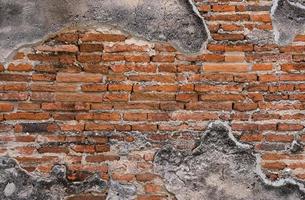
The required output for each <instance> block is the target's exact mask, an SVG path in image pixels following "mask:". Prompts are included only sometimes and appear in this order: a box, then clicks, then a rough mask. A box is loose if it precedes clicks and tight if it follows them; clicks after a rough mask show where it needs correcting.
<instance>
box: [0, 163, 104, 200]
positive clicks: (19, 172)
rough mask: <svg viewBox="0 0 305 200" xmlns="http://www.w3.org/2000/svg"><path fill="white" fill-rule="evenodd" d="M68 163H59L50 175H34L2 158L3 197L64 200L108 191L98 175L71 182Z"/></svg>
mask: <svg viewBox="0 0 305 200" xmlns="http://www.w3.org/2000/svg"><path fill="white" fill-rule="evenodd" d="M66 173H67V169H66V167H65V166H64V165H55V166H53V168H52V172H51V174H50V176H48V177H44V176H39V175H37V174H30V173H28V172H26V171H25V170H23V169H22V168H20V166H19V165H18V163H17V162H16V161H15V160H14V159H12V158H8V157H0V199H1V200H21V199H23V200H25V199H33V200H34V199H39V200H40V199H45V200H61V199H64V198H65V197H67V196H69V195H75V194H80V193H83V192H88V191H90V192H105V190H106V189H107V185H106V183H105V182H104V181H103V180H101V179H100V178H99V177H98V175H93V176H92V177H89V178H87V179H86V180H85V181H83V182H69V181H68V180H67V179H66Z"/></svg>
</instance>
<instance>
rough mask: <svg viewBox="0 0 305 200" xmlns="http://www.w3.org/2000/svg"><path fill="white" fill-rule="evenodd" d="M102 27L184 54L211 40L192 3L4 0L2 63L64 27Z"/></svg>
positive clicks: (0, 33)
mask: <svg viewBox="0 0 305 200" xmlns="http://www.w3.org/2000/svg"><path fill="white" fill-rule="evenodd" d="M75 5H77V6H75ZM104 25H110V26H114V27H119V28H120V29H122V30H124V31H126V32H129V33H132V34H133V35H135V36H138V37H142V38H145V39H146V40H149V41H168V42H170V43H172V44H173V45H174V46H176V47H177V48H178V49H180V50H181V51H182V52H185V53H199V52H200V51H201V50H202V49H203V48H204V46H205V44H206V41H207V40H208V39H209V37H210V36H209V31H208V29H207V26H206V24H205V23H204V20H203V18H202V17H201V16H200V14H199V12H198V11H197V8H196V6H195V5H194V4H193V3H192V1H191V0H154V1H151V0H124V1H122V0H89V1H85V0H64V1H62V0H52V1H48V0H27V1H24V0H15V1H10V0H0V62H4V61H5V58H7V57H8V56H9V55H10V54H11V53H12V52H14V51H16V50H17V49H18V48H20V47H22V46H24V45H27V44H33V43H35V42H38V41H39V40H41V39H42V38H44V37H46V36H47V35H48V34H51V33H55V32H58V31H60V30H62V29H64V28H66V27H75V28H77V27H81V26H85V27H91V26H94V27H99V26H104Z"/></svg>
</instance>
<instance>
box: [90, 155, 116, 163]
mask: <svg viewBox="0 0 305 200" xmlns="http://www.w3.org/2000/svg"><path fill="white" fill-rule="evenodd" d="M116 160H120V157H119V156H118V155H94V156H87V157H86V161H87V162H91V163H95V162H97V163H100V162H105V161H116Z"/></svg>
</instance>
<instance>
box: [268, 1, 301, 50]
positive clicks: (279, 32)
mask: <svg viewBox="0 0 305 200" xmlns="http://www.w3.org/2000/svg"><path fill="white" fill-rule="evenodd" d="M271 17H272V24H273V30H274V35H275V41H276V42H277V44H279V45H287V44H289V43H291V42H292V41H293V40H294V38H295V36H296V35H297V34H300V33H303V32H304V30H305V2H304V1H302V0H274V1H273V5H272V9H271Z"/></svg>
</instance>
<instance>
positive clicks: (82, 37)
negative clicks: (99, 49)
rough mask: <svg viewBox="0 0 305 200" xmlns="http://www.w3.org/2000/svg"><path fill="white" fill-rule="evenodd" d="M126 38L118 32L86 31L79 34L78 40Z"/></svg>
mask: <svg viewBox="0 0 305 200" xmlns="http://www.w3.org/2000/svg"><path fill="white" fill-rule="evenodd" d="M125 39H126V36H125V35H120V34H104V33H86V34H84V35H80V40H81V41H83V42H94V41H96V42H101V41H103V42H120V41H124V40H125Z"/></svg>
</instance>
